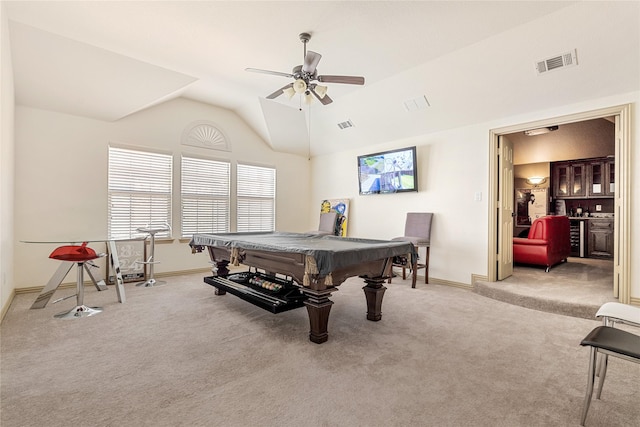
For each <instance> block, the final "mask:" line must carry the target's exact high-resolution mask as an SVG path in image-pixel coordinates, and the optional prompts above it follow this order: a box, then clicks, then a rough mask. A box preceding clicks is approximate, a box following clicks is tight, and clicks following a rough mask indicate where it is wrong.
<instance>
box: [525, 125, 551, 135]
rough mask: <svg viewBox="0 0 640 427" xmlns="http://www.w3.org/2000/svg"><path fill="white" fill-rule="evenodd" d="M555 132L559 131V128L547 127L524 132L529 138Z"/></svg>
mask: <svg viewBox="0 0 640 427" xmlns="http://www.w3.org/2000/svg"><path fill="white" fill-rule="evenodd" d="M554 130H558V126H547V127H544V128H537V129H528V130H525V131H524V134H525V135H527V136H534V135H542V134H543V133H549V132H553V131H554Z"/></svg>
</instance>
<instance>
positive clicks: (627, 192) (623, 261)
mask: <svg viewBox="0 0 640 427" xmlns="http://www.w3.org/2000/svg"><path fill="white" fill-rule="evenodd" d="M611 116H614V117H615V118H616V120H615V122H616V129H615V139H616V141H615V156H616V163H615V167H616V169H615V176H616V182H615V198H614V213H615V216H614V257H613V265H614V267H613V276H614V277H613V283H614V289H617V290H618V300H619V301H620V302H622V303H624V304H629V303H630V302H631V241H630V239H629V238H628V237H627V238H623V236H630V235H631V167H630V166H631V104H625V105H618V106H614V107H608V108H601V109H597V110H593V111H587V112H582V113H575V114H570V115H567V116H561V117H553V118H549V119H544V120H538V121H535V122H529V123H521V124H517V125H513V126H508V127H503V128H498V129H492V130H490V132H489V191H488V193H489V234H488V236H489V250H488V257H487V258H488V261H487V273H488V274H487V276H488V280H489V281H491V282H495V281H496V280H497V262H498V257H499V254H501V253H502V248H501V246H502V245H501V243H500V242H499V241H498V228H497V227H498V196H499V194H500V190H501V188H502V185H503V183H501V182H498V173H499V170H498V167H499V162H498V154H499V150H498V141H499V137H500V135H505V134H510V133H514V132H522V131H524V130H526V129H534V128H540V127H546V126H552V125H562V124H567V123H574V122H580V121H585V120H592V119H598V118H603V117H611Z"/></svg>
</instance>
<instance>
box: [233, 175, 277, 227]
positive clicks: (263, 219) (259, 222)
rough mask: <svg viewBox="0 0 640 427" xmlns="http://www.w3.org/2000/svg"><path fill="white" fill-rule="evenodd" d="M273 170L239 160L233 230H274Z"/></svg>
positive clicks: (274, 176) (274, 181)
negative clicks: (234, 226) (234, 225)
mask: <svg viewBox="0 0 640 427" xmlns="http://www.w3.org/2000/svg"><path fill="white" fill-rule="evenodd" d="M275 226H276V169H275V168H274V167H269V166H256V165H249V164H242V163H238V165H237V169H236V231H238V232H260V231H275Z"/></svg>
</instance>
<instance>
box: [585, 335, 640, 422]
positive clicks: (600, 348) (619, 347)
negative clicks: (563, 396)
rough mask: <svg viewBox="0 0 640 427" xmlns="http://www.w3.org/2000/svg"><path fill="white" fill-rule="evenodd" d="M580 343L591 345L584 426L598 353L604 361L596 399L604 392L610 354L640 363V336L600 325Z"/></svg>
mask: <svg viewBox="0 0 640 427" xmlns="http://www.w3.org/2000/svg"><path fill="white" fill-rule="evenodd" d="M580 345H582V346H590V347H591V353H590V356H589V376H588V381H587V394H586V396H585V398H584V406H583V408H582V418H581V419H580V425H581V426H584V422H585V420H586V419H587V412H588V411H589V405H591V396H592V394H593V385H594V382H595V376H596V365H597V363H596V359H597V356H598V353H600V354H601V357H602V358H603V361H602V362H603V363H602V369H601V370H600V383H599V384H598V391H597V392H596V399H600V395H601V394H602V386H603V385H604V379H605V376H606V375H607V362H608V358H609V356H613V357H619V358H620V359H624V360H628V361H630V362H635V363H640V336H638V335H635V334H632V333H630V332H627V331H624V330H622V329H616V328H612V327H610V326H598V327H597V328H595V329H594V330H592V331H591V332H590V333H589V335H587V336H586V337H585V338H584V339H583V340H582V342H581V343H580Z"/></svg>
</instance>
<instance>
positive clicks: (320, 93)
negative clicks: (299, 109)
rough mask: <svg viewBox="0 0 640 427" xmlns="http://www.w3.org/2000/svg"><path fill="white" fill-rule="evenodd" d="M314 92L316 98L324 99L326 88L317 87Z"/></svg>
mask: <svg viewBox="0 0 640 427" xmlns="http://www.w3.org/2000/svg"><path fill="white" fill-rule="evenodd" d="M315 90H316V93H317V94H318V96H319V97H320V99H322V98H324V96H325V95H326V94H327V87H326V86H320V85H317V86H316V88H315Z"/></svg>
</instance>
